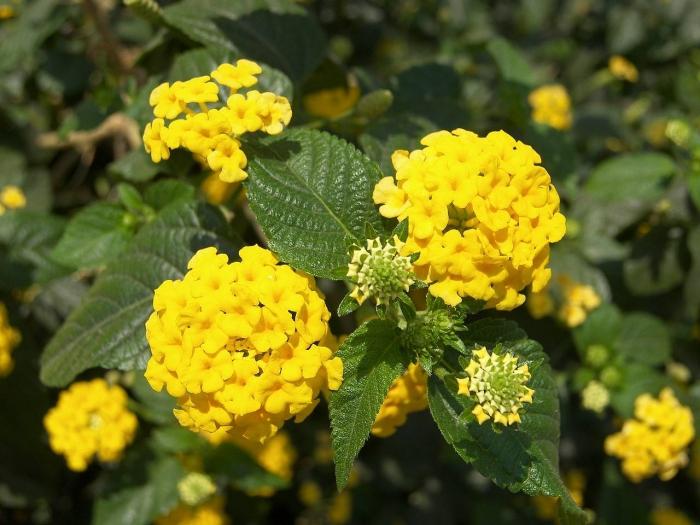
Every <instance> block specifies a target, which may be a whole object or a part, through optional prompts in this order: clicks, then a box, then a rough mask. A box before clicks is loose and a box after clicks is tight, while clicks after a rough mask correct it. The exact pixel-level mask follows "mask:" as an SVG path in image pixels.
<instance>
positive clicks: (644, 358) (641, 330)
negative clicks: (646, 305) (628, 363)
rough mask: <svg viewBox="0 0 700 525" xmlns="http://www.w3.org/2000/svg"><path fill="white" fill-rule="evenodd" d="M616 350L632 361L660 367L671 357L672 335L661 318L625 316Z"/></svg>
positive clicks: (638, 315) (639, 315)
mask: <svg viewBox="0 0 700 525" xmlns="http://www.w3.org/2000/svg"><path fill="white" fill-rule="evenodd" d="M614 348H615V350H616V351H617V352H618V353H619V354H620V355H622V356H624V357H626V358H628V359H630V360H634V361H639V362H641V363H644V364H647V365H660V364H662V363H664V362H665V361H666V360H668V359H669V358H670V357H671V335H670V334H669V333H668V329H667V328H666V325H665V324H664V323H663V322H662V321H661V320H660V319H659V318H657V317H654V316H653V315H650V314H646V313H632V314H628V315H625V316H624V318H623V320H622V324H621V325H620V332H619V333H618V334H617V339H616V341H615V344H614Z"/></svg>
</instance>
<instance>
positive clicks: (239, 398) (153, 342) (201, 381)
mask: <svg viewBox="0 0 700 525" xmlns="http://www.w3.org/2000/svg"><path fill="white" fill-rule="evenodd" d="M239 255H240V258H241V260H240V262H233V263H229V262H228V257H227V256H226V255H225V254H221V253H217V251H216V248H205V249H202V250H199V251H198V252H197V253H196V254H195V255H194V256H193V257H192V259H191V260H190V262H189V265H188V268H189V271H188V272H187V274H186V275H185V276H184V278H183V279H181V280H176V281H165V282H164V283H163V284H162V285H161V286H160V287H159V288H158V289H157V290H156V292H155V296H154V298H153V308H154V310H155V311H154V313H153V314H152V315H151V317H150V318H149V320H148V321H147V323H146V337H147V339H148V343H149V345H150V347H151V352H152V355H151V358H150V360H149V362H148V366H147V369H146V374H145V375H146V379H147V380H148V382H149V383H150V385H151V386H152V387H153V388H154V389H155V390H157V391H160V390H162V389H163V388H165V389H166V390H167V392H168V393H169V394H170V395H172V396H174V397H176V398H177V399H178V405H179V407H178V408H177V409H175V411H174V413H175V416H176V417H177V419H178V420H179V421H180V423H181V424H182V425H183V426H185V427H187V428H190V429H192V430H194V431H198V432H215V431H217V430H218V429H221V428H223V429H225V430H227V431H229V432H231V433H233V434H236V435H240V436H242V437H244V438H246V439H251V440H256V441H260V442H263V441H265V440H266V439H268V438H269V437H271V436H273V435H274V434H275V433H276V432H277V430H278V429H279V428H280V427H281V426H282V425H283V424H284V422H285V421H286V420H288V419H290V418H296V420H297V421H301V420H303V419H304V418H305V417H306V416H307V415H308V414H310V413H311V411H312V410H313V409H314V407H315V406H316V405H317V404H318V396H319V393H320V392H321V391H322V390H324V389H330V390H335V389H337V388H338V387H339V386H340V382H341V381H342V374H343V365H342V361H341V360H340V358H338V357H335V356H334V354H333V351H332V350H331V349H330V348H328V347H327V346H325V340H326V339H327V337H328V335H329V331H328V319H329V318H330V313H329V311H328V309H327V308H326V305H325V302H324V300H323V297H322V295H321V294H320V293H319V292H318V291H317V290H316V288H315V284H314V280H313V278H311V277H310V276H308V275H305V274H302V273H300V272H297V271H295V270H293V269H292V268H290V267H289V266H287V265H283V264H278V261H277V259H276V258H275V256H274V255H273V254H272V253H271V252H269V251H268V250H265V249H263V248H260V247H258V246H248V247H245V248H242V249H241V250H240V254H239Z"/></svg>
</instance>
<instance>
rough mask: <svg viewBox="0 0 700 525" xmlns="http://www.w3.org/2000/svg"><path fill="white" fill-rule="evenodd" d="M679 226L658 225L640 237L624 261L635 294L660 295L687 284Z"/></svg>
mask: <svg viewBox="0 0 700 525" xmlns="http://www.w3.org/2000/svg"><path fill="white" fill-rule="evenodd" d="M674 230H675V228H654V229H653V230H652V231H651V232H650V233H649V234H648V235H645V236H644V237H642V238H641V239H638V240H637V241H636V242H635V243H634V245H633V246H632V252H631V253H630V255H629V256H628V258H627V259H626V260H625V261H624V262H623V265H622V270H623V276H624V280H625V285H626V286H627V288H628V289H629V290H630V292H632V293H633V294H634V295H641V296H646V295H657V294H661V293H665V292H669V291H671V290H673V289H674V288H675V287H677V286H679V285H680V284H682V283H683V278H684V273H685V272H684V269H683V262H682V260H681V251H682V248H683V247H682V242H681V241H682V239H680V238H678V237H677V236H676V235H675V231H674Z"/></svg>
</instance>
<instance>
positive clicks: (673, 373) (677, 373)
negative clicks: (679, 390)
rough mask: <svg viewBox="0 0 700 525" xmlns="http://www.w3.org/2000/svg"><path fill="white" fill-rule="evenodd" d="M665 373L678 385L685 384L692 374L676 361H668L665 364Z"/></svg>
mask: <svg viewBox="0 0 700 525" xmlns="http://www.w3.org/2000/svg"><path fill="white" fill-rule="evenodd" d="M666 373H667V374H668V376H669V377H670V378H671V379H673V380H674V381H678V382H679V383H683V384H687V383H689V382H690V380H691V378H692V373H691V371H690V368H688V367H687V366H685V365H684V364H683V363H679V362H678V361H669V362H668V363H666Z"/></svg>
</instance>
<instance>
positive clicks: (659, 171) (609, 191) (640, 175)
mask: <svg viewBox="0 0 700 525" xmlns="http://www.w3.org/2000/svg"><path fill="white" fill-rule="evenodd" d="M675 169H676V166H675V164H674V162H673V159H671V158H670V157H669V156H667V155H664V154H662V153H629V154H626V155H617V156H615V157H613V158H612V159H609V160H606V161H604V162H602V163H600V164H599V165H598V166H597V167H596V168H595V170H593V173H591V177H590V178H589V179H588V181H587V182H586V189H587V190H588V192H589V193H590V194H591V195H594V196H595V197H598V198H600V199H603V200H608V201H620V200H625V199H640V200H654V199H656V198H658V197H659V196H660V194H661V183H662V182H663V181H664V180H666V179H668V178H669V177H670V176H671V175H672V174H673V172H674V171H675Z"/></svg>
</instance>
